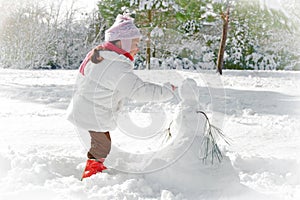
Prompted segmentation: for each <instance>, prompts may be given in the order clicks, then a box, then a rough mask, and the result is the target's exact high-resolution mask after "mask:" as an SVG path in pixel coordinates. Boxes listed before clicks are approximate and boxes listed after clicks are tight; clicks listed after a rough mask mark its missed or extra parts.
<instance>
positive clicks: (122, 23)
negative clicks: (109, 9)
mask: <svg viewBox="0 0 300 200" xmlns="http://www.w3.org/2000/svg"><path fill="white" fill-rule="evenodd" d="M133 22H134V19H133V18H131V17H129V16H128V15H118V16H117V18H116V20H115V23H114V24H113V25H112V26H111V27H110V28H109V29H107V30H106V31H105V41H114V40H121V43H122V49H124V50H125V51H127V52H129V51H130V48H131V40H132V39H134V38H140V37H141V36H142V35H141V33H140V31H139V29H138V28H137V27H136V26H135V25H134V23H133Z"/></svg>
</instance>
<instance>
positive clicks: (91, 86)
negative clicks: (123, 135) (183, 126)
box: [67, 51, 173, 132]
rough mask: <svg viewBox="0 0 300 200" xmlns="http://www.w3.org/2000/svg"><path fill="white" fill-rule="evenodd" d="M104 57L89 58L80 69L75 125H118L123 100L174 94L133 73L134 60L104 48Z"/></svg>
mask: <svg viewBox="0 0 300 200" xmlns="http://www.w3.org/2000/svg"><path fill="white" fill-rule="evenodd" d="M101 56H102V57H103V58H104V60H103V61H102V62H100V63H98V64H94V63H92V62H91V61H89V62H88V63H87V65H86V67H85V70H84V75H82V74H81V73H79V75H78V77H77V81H76V85H75V92H74V95H73V99H72V101H71V103H70V105H69V107H68V110H67V118H68V120H69V121H71V122H72V123H73V124H74V125H75V126H78V127H80V128H83V129H85V130H92V131H98V132H105V131H111V130H114V129H115V128H116V119H117V114H118V112H119V111H120V108H121V104H122V100H123V99H125V98H130V99H134V100H136V101H140V102H148V101H163V100H168V99H171V98H172V97H173V93H172V90H171V89H170V88H167V87H164V86H159V85H156V84H152V83H148V82H143V81H142V80H141V79H140V78H139V77H138V76H137V75H135V74H134V73H133V70H132V69H133V63H132V62H131V61H130V60H129V59H128V58H126V57H125V56H123V55H119V54H117V53H115V52H113V51H101Z"/></svg>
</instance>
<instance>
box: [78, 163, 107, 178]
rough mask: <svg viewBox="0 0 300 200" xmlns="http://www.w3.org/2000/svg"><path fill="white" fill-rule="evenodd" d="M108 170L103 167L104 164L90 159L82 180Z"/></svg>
mask: <svg viewBox="0 0 300 200" xmlns="http://www.w3.org/2000/svg"><path fill="white" fill-rule="evenodd" d="M106 169H107V168H106V167H105V166H104V165H103V162H101V161H98V160H95V159H88V160H87V162H86V166H85V169H84V172H83V175H82V178H81V180H82V179H84V178H88V177H90V176H92V175H94V174H97V173H98V172H102V171H103V170H106Z"/></svg>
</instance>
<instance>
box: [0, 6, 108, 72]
mask: <svg viewBox="0 0 300 200" xmlns="http://www.w3.org/2000/svg"><path fill="white" fill-rule="evenodd" d="M18 2H19V1H18ZM8 6H9V5H6V8H9V11H8V13H7V15H6V17H5V20H3V22H2V23H1V29H0V44H1V49H0V51H1V57H0V59H1V60H0V63H1V66H2V67H13V68H30V69H33V68H77V67H78V66H79V65H80V62H81V60H82V59H83V58H84V57H85V54H86V53H87V51H88V50H90V49H91V48H92V47H93V46H95V45H96V43H99V42H100V41H99V32H100V29H101V26H102V24H101V18H99V17H98V16H97V13H96V12H95V11H94V12H91V13H88V14H86V13H82V15H81V16H80V17H78V13H80V11H79V10H77V9H75V8H74V7H72V5H71V6H70V7H69V8H68V9H66V10H64V12H63V11H62V1H53V2H51V4H49V5H47V4H44V3H43V2H41V1H36V2H35V1H25V2H23V3H20V4H11V6H9V7H8ZM75 15H77V16H75Z"/></svg>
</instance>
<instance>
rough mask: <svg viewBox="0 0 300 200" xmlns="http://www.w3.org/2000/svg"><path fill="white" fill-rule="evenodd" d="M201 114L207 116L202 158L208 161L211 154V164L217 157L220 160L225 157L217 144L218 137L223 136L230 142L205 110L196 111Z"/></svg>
mask: <svg viewBox="0 0 300 200" xmlns="http://www.w3.org/2000/svg"><path fill="white" fill-rule="evenodd" d="M196 112H197V113H199V114H202V115H204V117H205V118H206V125H208V126H205V133H204V137H203V140H202V145H201V151H202V152H201V153H202V155H203V156H202V160H203V162H206V161H207V160H208V158H209V156H211V164H213V163H214V160H215V159H217V160H218V161H219V162H221V161H222V159H223V154H222V152H221V150H220V148H219V146H218V144H217V140H216V139H217V138H221V139H223V140H224V141H225V142H226V143H227V144H228V145H229V142H228V140H227V138H226V137H225V135H224V133H223V131H222V130H221V129H220V128H218V127H216V126H214V125H212V124H211V123H210V121H209V118H208V116H207V115H206V113H205V112H203V111H196Z"/></svg>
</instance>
